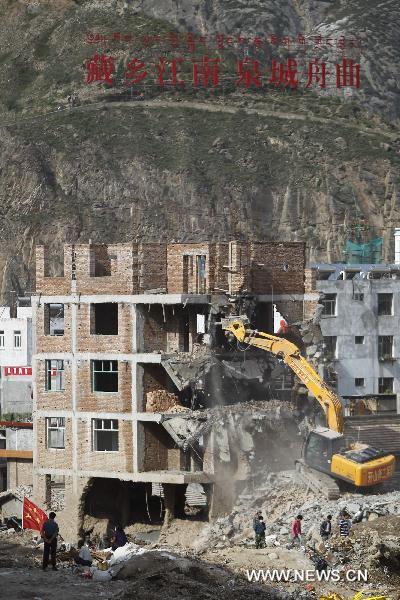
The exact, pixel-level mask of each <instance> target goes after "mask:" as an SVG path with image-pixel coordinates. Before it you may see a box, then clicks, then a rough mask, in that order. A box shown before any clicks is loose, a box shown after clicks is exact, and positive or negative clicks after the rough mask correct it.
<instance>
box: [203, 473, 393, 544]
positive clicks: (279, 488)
mask: <svg viewBox="0 0 400 600" xmlns="http://www.w3.org/2000/svg"><path fill="white" fill-rule="evenodd" d="M297 477H298V476H297V473H296V472H295V471H282V472H280V473H277V474H275V473H270V474H268V475H267V476H266V477H265V480H264V482H263V484H262V485H260V484H257V485H255V483H254V481H253V482H251V483H249V484H248V485H247V487H246V488H245V489H244V490H243V492H242V493H241V494H240V495H239V496H238V498H237V501H236V504H235V506H234V508H233V510H232V512H231V513H230V514H229V515H228V516H226V517H221V518H219V519H217V520H216V521H215V523H213V524H212V525H210V526H209V527H208V528H207V531H205V532H204V534H203V535H202V539H201V540H199V543H198V545H197V549H198V550H201V549H203V548H206V547H215V548H223V547H227V546H237V545H239V546H252V545H253V544H254V532H253V528H252V521H253V517H254V515H255V513H256V511H257V510H261V512H262V514H263V516H264V519H265V522H266V526H267V542H268V543H270V544H271V545H277V546H278V545H285V544H287V543H288V542H289V540H290V527H291V523H292V521H293V519H294V518H295V516H296V515H297V514H301V515H302V516H303V522H302V529H303V534H304V539H305V540H306V542H307V543H310V544H311V545H313V544H314V542H320V541H321V538H320V536H319V526H320V523H321V522H322V521H323V520H324V519H325V518H326V516H327V515H328V514H331V515H332V517H333V519H332V522H333V532H334V533H336V531H337V529H338V526H337V523H338V520H339V515H340V513H341V512H342V511H346V512H348V513H349V514H350V516H351V517H355V516H356V515H357V514H358V513H360V512H361V511H365V512H367V511H368V513H369V517H368V519H369V521H368V522H370V521H371V522H372V521H374V520H375V519H379V518H380V517H389V516H400V492H399V491H396V492H389V493H386V494H377V495H372V494H370V495H362V494H359V493H352V494H350V493H348V494H345V495H344V496H343V497H342V498H341V499H340V500H334V501H328V500H326V499H325V498H320V499H317V498H315V496H313V498H312V499H309V490H308V489H307V487H306V486H305V485H302V484H301V483H299V481H298V479H297Z"/></svg>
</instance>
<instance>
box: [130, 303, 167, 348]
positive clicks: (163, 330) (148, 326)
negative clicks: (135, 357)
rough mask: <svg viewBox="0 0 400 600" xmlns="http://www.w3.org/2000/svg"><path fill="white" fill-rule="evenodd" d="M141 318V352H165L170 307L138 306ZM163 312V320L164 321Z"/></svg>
mask: <svg viewBox="0 0 400 600" xmlns="http://www.w3.org/2000/svg"><path fill="white" fill-rule="evenodd" d="M137 310H138V311H140V313H141V315H142V317H143V319H142V323H143V346H142V348H141V350H142V351H143V352H166V351H167V323H168V322H170V319H171V318H172V308H170V307H169V306H164V312H163V310H162V307H161V306H158V305H149V306H148V307H147V306H138V307H137ZM164 314H165V322H164Z"/></svg>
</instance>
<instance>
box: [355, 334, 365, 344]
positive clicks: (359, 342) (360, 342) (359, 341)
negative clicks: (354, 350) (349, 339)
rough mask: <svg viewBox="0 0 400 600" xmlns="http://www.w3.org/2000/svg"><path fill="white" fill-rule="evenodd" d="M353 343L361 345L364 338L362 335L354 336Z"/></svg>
mask: <svg viewBox="0 0 400 600" xmlns="http://www.w3.org/2000/svg"><path fill="white" fill-rule="evenodd" d="M354 343H355V344H363V343H364V336H363V335H356V336H355V338H354Z"/></svg>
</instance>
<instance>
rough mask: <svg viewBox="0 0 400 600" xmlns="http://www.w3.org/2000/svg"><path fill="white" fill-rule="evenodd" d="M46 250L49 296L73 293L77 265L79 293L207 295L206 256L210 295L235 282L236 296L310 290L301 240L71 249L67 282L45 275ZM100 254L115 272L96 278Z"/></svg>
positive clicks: (40, 278) (43, 281) (40, 251)
mask: <svg viewBox="0 0 400 600" xmlns="http://www.w3.org/2000/svg"><path fill="white" fill-rule="evenodd" d="M44 252H45V251H44V248H43V247H40V246H39V247H38V248H37V291H38V292H42V293H46V294H52V293H58V294H62V293H67V292H68V290H69V289H70V286H71V274H72V264H73V263H74V273H75V274H76V286H77V291H78V292H80V293H82V294H100V293H104V294H132V293H141V292H146V291H147V290H153V289H165V288H166V289H167V291H168V293H171V294H173V293H200V292H201V293H203V292H202V290H198V286H197V257H198V256H205V257H206V264H205V289H204V293H210V292H211V291H213V290H214V289H216V288H219V289H223V290H224V289H227V287H228V285H229V283H230V287H231V292H232V293H237V292H240V291H243V290H245V289H247V290H248V291H252V292H254V293H258V294H267V293H270V291H271V285H273V287H274V290H275V289H276V290H277V292H276V293H281V294H284V293H302V292H303V289H304V281H303V271H304V264H305V262H304V261H305V257H304V253H305V246H304V244H303V243H300V242H237V241H234V242H229V243H228V242H221V243H217V244H215V243H213V244H211V243H208V242H204V243H202V244H168V245H166V244H140V245H138V244H117V245H109V246H105V245H92V246H89V245H87V244H80V245H76V246H74V247H72V246H66V247H65V257H64V261H65V266H64V271H65V277H61V278H59V277H56V278H54V277H44V259H43V257H44ZM73 253H75V254H74V256H75V258H74V260H73V258H72V257H73ZM96 256H97V261H98V262H99V263H101V264H104V265H106V266H107V267H109V268H110V270H111V275H110V276H101V277H94V276H93V275H94V270H95V269H94V265H95V263H96V258H95V257H96ZM185 256H186V257H187V263H186V262H185V259H184V257H185ZM184 265H186V266H184ZM228 265H230V266H231V269H230V272H229V269H228V268H227V266H228ZM284 265H287V271H285V270H284V269H283V266H284Z"/></svg>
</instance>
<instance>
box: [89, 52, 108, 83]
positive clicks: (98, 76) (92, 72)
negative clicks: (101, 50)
mask: <svg viewBox="0 0 400 600" xmlns="http://www.w3.org/2000/svg"><path fill="white" fill-rule="evenodd" d="M114 70H115V69H114V59H113V58H112V57H111V56H106V55H105V54H93V56H92V57H91V58H90V59H89V60H88V61H86V83H93V82H95V81H104V83H108V85H112V84H113V77H112V74H113V73H114Z"/></svg>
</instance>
